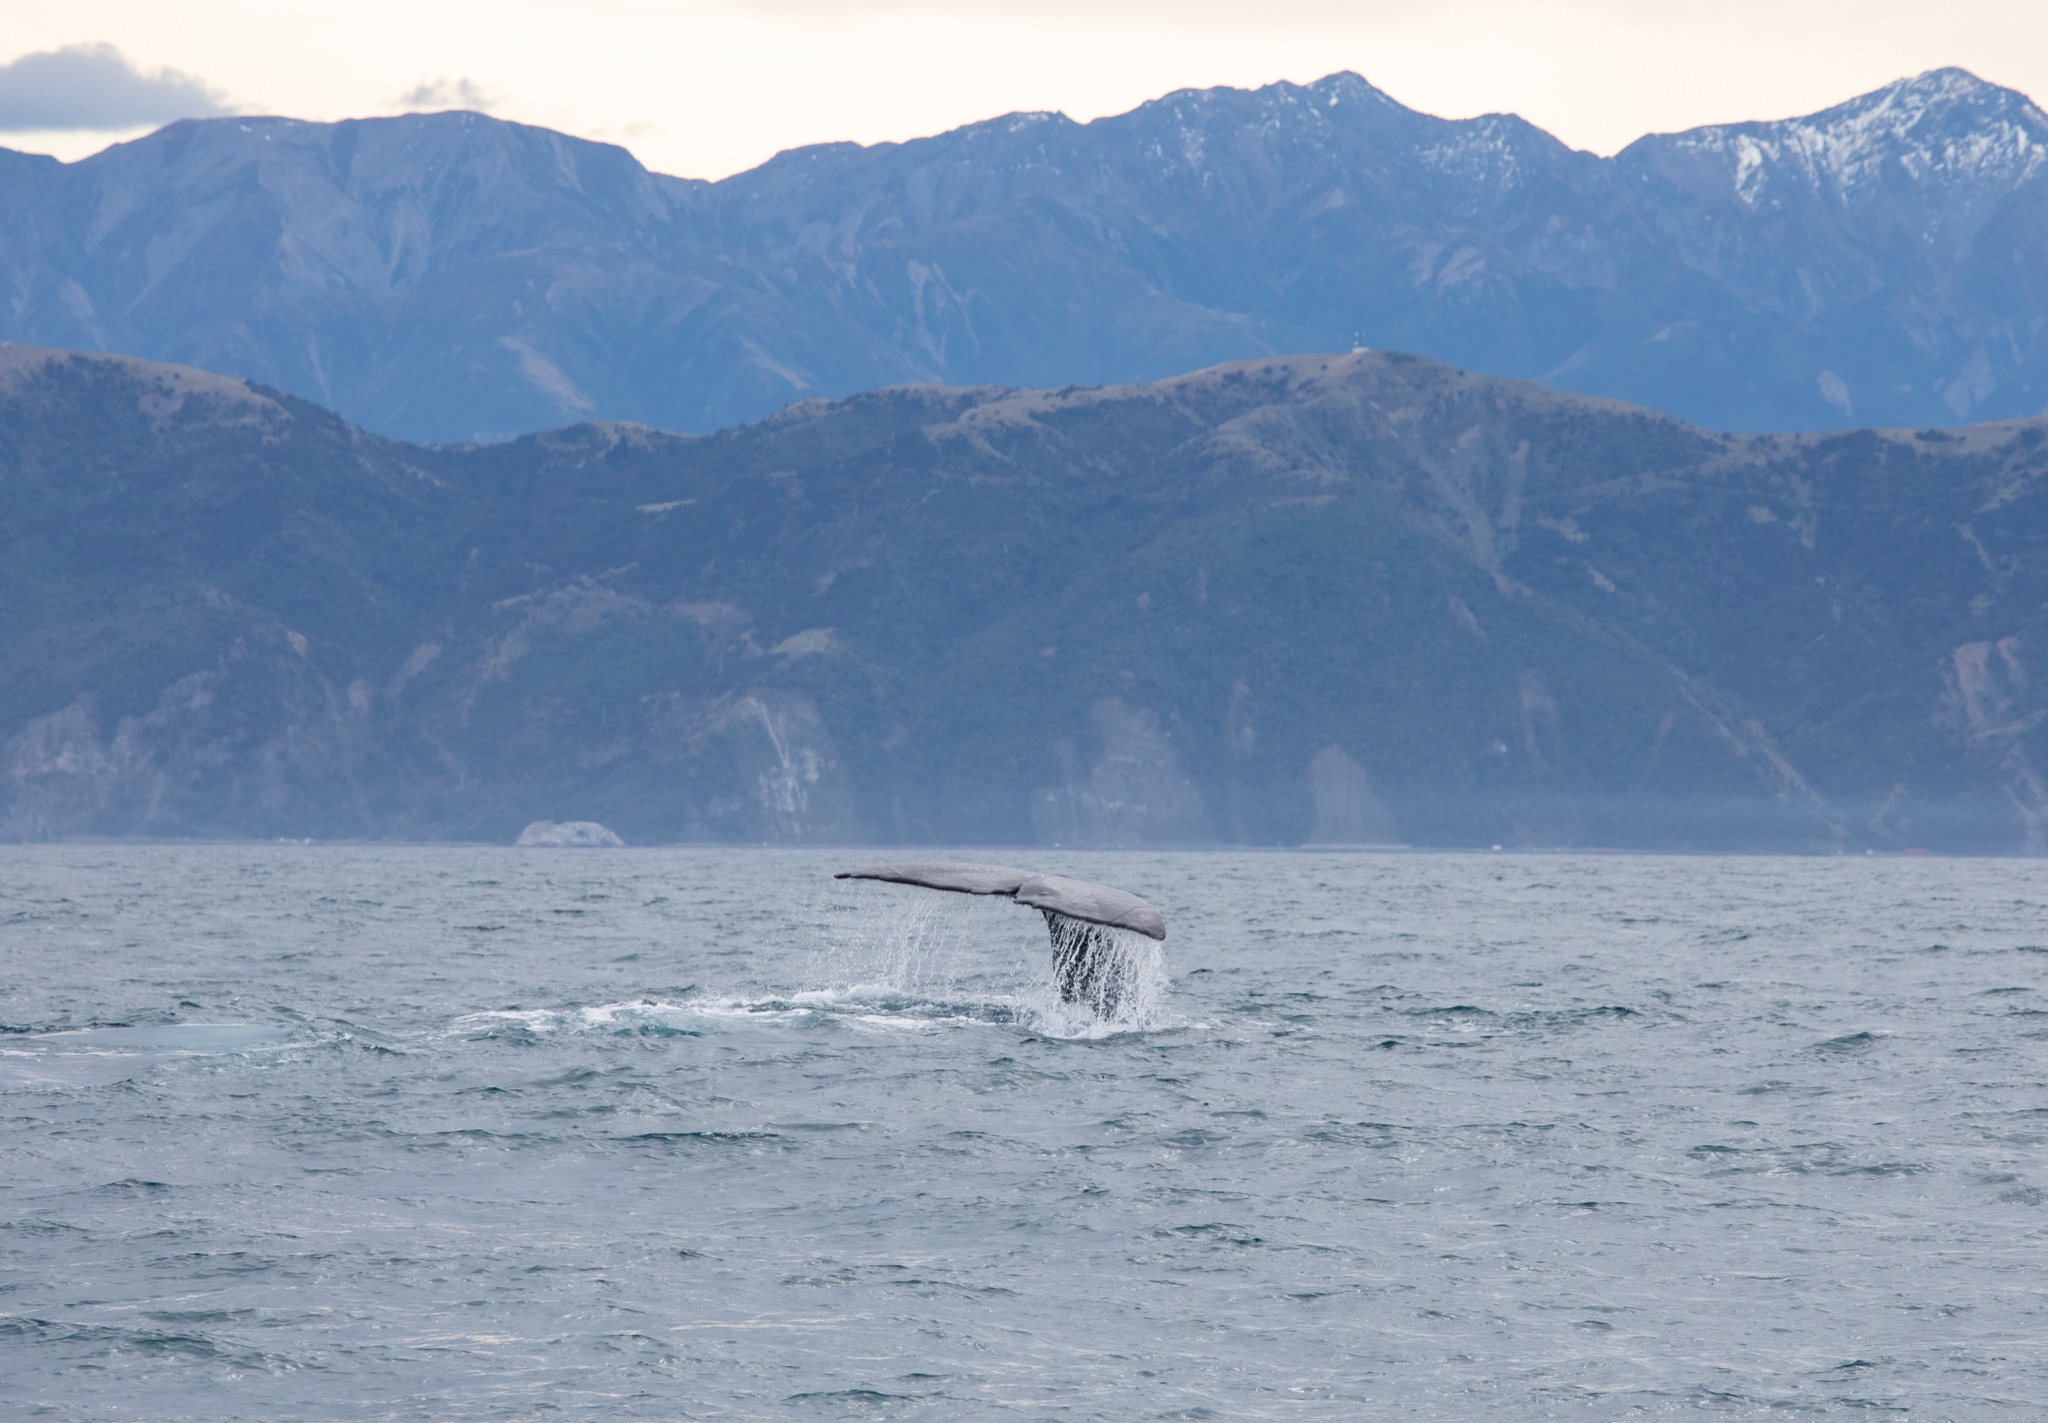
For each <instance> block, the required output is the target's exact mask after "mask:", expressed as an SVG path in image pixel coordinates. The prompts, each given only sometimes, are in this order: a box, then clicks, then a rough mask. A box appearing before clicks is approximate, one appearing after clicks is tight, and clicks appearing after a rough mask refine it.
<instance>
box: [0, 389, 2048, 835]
mask: <svg viewBox="0 0 2048 1423" xmlns="http://www.w3.org/2000/svg"><path fill="white" fill-rule="evenodd" d="M2044 501H2048V422H2044V421H2042V420H2040V419H2029V420H2023V421H2015V422H2007V423H2004V424H1998V425H1983V426H1974V427H1969V428H1967V429H1964V430H1960V431H1956V432H1946V431H1940V430H1933V429H1928V428H1920V429H1912V428H1908V429H1900V430H1891V431H1882V432H1874V431H1851V432H1844V433H1835V434H1791V435H1750V436H1741V435H1726V434H1717V433H1714V432H1711V431H1705V430H1700V429H1698V428H1696V427H1691V426H1688V425H1686V424H1684V423H1683V422H1680V421H1678V420H1675V419H1674V418H1672V417H1670V416H1667V415H1663V414H1660V413H1658V412H1655V411H1649V410H1644V409H1641V408H1636V407H1629V406H1626V405H1623V404H1620V403H1617V402H1612V401H1608V400H1605V399H1599V398H1589V397H1583V396H1579V395H1575V394H1572V393H1569V392H1560V391H1556V390H1553V389H1549V388H1546V387H1542V386H1538V385H1533V384H1530V383H1527V382H1518V381H1509V380H1502V379H1499V378H1494V377H1488V376H1484V375H1480V374H1476V373H1472V372H1468V371H1461V370H1457V369H1455V368H1451V367H1446V366H1443V365H1441V364H1439V363H1436V362H1432V361H1429V360H1426V359H1424V358H1420V357H1416V356H1409V355H1403V354H1400V353H1382V352H1367V353H1350V354H1336V355H1328V356H1301V357H1287V358H1272V359H1255V360H1249V361H1241V362H1234V363H1229V364H1225V365H1222V366H1218V367H1213V368H1209V369H1205V370H1202V371H1198V372H1194V373H1192V374H1188V375H1184V376H1180V377H1176V378H1174V379H1172V380H1168V381H1164V382H1158V383H1150V384H1133V385H1126V386H1121V387H1109V388H1089V387H1068V388H1062V389H1057V390H1038V391H1030V390H1021V391H1020V390H1011V389H1003V388H996V387H978V388H958V387H937V386H930V385H919V386H902V387H894V388H888V389H883V390H878V391H873V392H868V393H865V394H862V395H859V396H855V397H851V398H848V399H846V400H842V401H824V400H813V401H807V402H804V403H801V404H798V405H794V406H791V407H788V408H785V409H784V410H782V411H780V412H778V413H776V414H774V415H771V416H769V417H768V418H766V419H764V420H763V421H760V422H758V423H756V424H753V425H749V426H743V427H736V428H732V429H728V430H725V431H721V432H718V433H716V434H712V435H707V436H690V435H677V434H669V433H664V432H660V431H654V430H649V429H645V428H641V427H636V426H632V425H627V424H620V423H615V422H614V423H586V424H583V425H578V426H573V427H569V428H566V429H562V430H557V431H553V432H547V433H543V434H538V435H532V436H525V437H522V438H520V439H517V440H514V441H511V442H507V443H501V444H492V445H484V446H439V447H428V446H416V445H406V444H403V443H401V442H396V441H391V440H388V439H385V438H382V437H379V436H376V435H373V434H370V433H368V432H365V431H361V430H359V429H355V428H353V427H350V426H348V425H347V424H345V423H344V422H342V421H341V420H339V419H338V418H337V417H335V416H334V415H333V414H332V413H330V412H327V411H325V410H322V409H320V408H318V407H314V406H311V405H309V404H307V403H305V402H303V401H300V400H298V399H297V398H295V397H292V396H289V395H287V394H284V393H282V392H276V391H265V390H261V389H255V388H252V387H249V386H248V385H246V384H245V383H242V382H237V381H227V380H225V379H223V378H219V377H212V376H208V375H205V374H204V373H191V372H177V371H167V370H165V369H164V368H162V367H159V366H154V365H151V364H150V363H146V362H140V361H135V360H132V359H128V358H108V357H102V356H94V355H90V354H79V353H67V352H58V351H34V352H23V351H20V350H19V349H14V350H8V351H5V352H0V514H4V517H0V537H4V546H0V771H4V774H0V833H5V834H7V835H10V836H14V837H24V836H26V837H37V836H46V835H76V834H87V833H92V834H131V835H132V834H144V835H193V834H203V835H222V834H227V835H288V836H293V837H298V836H305V835H318V836H323V837H326V836H348V837H370V838H399V839H437V838H449V837H454V838H469V839H477V838H481V839H496V840H509V839H510V838H511V837H512V836H513V835H515V834H516V833H517V832H518V830H519V828H520V827H521V826H523V825H525V824H527V823H529V822H530V821H533V820H536V819H553V820H561V819H565V818H566V819H594V820H599V821H602V822H603V823H605V824H608V825H611V826H612V827H613V828H614V829H616V830H618V831H620V833H622V834H624V835H625V836H626V837H627V838H628V839H629V840H635V841H649V840H754V841H761V840H766V841H775V842H820V841H831V842H842V843H851V842H871V843H989V844H995V843H1009V844H1015V843H1023V842H1031V841H1039V842H1045V843H1061V844H1108V845H1114V844H1133V845H1135V844H1162V843H1181V844H1186V843H1196V844H1199V843H1217V842H1224V843H1237V842H1242V843H1256V844H1299V843H1303V842H1305V841H1316V842H1333V841H1354V842H1366V841H1376V842H1385V841H1397V840H1398V841H1406V842H1409V843H1413V844H1418V845H1472V844H1482V845H1483V844H1488V843H1513V844H1521V845H1552V846H1568V845H1635V846H1641V847H1646V848H1695V849H1711V848H1742V849H1772V848H1775V849H1806V850H1841V849H1857V848H1900V847H1904V846H1933V847H1935V848H1949V849H1969V850H1999V851H2026V850H2040V849H2044V848H2048V776H2044V775H2043V774H2042V769H2043V767H2048V742H2044V740H2043V736H2044V734H2048V733H2044V731H2043V728H2044V727H2048V702H2043V701H2042V698H2043V696H2044V695H2048V694H2044V691H2043V688H2044V687H2048V678H2044V677H2043V676H2042V675H2041V659H2042V657H2043V656H2044V653H2043V651H2042V649H2043V648H2048V613H2044V612H2043V609H2044V608H2048V577H2044V573H2048V502H2044Z"/></svg>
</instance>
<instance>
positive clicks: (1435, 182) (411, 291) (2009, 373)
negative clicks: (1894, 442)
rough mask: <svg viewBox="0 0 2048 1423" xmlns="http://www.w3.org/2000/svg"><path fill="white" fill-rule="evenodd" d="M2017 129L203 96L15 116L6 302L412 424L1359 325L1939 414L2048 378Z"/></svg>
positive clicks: (1502, 354)
mask: <svg viewBox="0 0 2048 1423" xmlns="http://www.w3.org/2000/svg"><path fill="white" fill-rule="evenodd" d="M2044 144H2048V117H2044V115H2043V114H2042V112H2041V111H2040V110H2039V109H2038V108H2036V107H2035V106H2034V105H2033V104H2032V103H2031V102H2030V101H2029V100H2028V99H2026V98H2025V97H2024V96H2022V95H2020V94H2016V93H2013V92H2011V91H2009V90H2003V89H1999V88H1996V87H1994V86H1991V85H1988V84H1984V83H1982V82H1980V81H1978V80H1976V79H1974V78H1972V77H1971V76H1970V75H1968V74H1965V73H1963V72H1962V71H1959V70H1940V71H1936V72H1933V73H1930V74H1924V75H1921V76H1919V77H1918V78H1915V79H1911V80H1904V81H1901V82H1899V83H1897V84H1894V85H1891V86H1888V87H1887V88H1885V89H1882V90H1879V91H1878V92H1876V93H1874V94H1870V95H1866V96H1864V97H1862V98H1860V99H1856V100H1853V101H1851V102H1850V103H1847V104H1844V105H1841V106H1839V107H1837V108H1834V109H1830V110H1827V111H1825V112H1823V113H1820V114H1815V115H1811V116H1809V117H1806V118H1801V119H1794V120H1787V121H1784V122H1779V123H1757V124H1739V125H1732V126H1726V127H1716V128H1708V129H1700V130H1695V131H1693V132H1690V133H1684V134H1676V135H1660V136H1653V137H1649V138H1645V139H1643V140H1641V141H1639V142H1638V143H1636V144H1634V145H1633V146H1631V147H1630V148H1628V149H1627V150H1625V151H1624V152H1622V153H1621V154H1619V155H1617V156H1616V157H1614V158H1612V159H1601V158H1598V157H1595V156H1593V155H1590V154H1586V153H1579V152H1575V151H1572V150H1570V149H1568V148H1566V147H1565V146H1564V145H1563V144H1561V143H1559V142H1558V141H1557V140H1555V139H1553V138H1551V137H1550V136H1549V135H1547V134H1545V133H1543V132H1542V131H1540V130H1538V129H1536V128H1534V127H1532V126H1531V125H1529V124H1527V123H1524V122H1523V121H1521V120H1519V119H1516V118H1514V117H1512V116H1506V115H1491V116H1487V117H1483V118H1477V119H1470V120H1461V121H1455V122H1452V121H1445V120H1441V119H1436V118H1432V117H1430V116H1428V115H1425V114H1420V113H1416V112H1414V111H1412V110H1409V109H1406V108H1403V107H1402V106H1401V105H1399V104H1397V103H1395V102H1394V101H1393V100H1392V99H1390V98H1388V97H1387V96H1386V95H1385V94H1383V93H1380V92H1379V91H1378V90H1376V89H1374V88H1373V87H1372V86H1371V85H1369V84H1367V83H1366V82H1365V81H1364V80H1362V79H1360V78H1358V77H1357V76H1356V75H1352V74H1337V75H1332V76H1330V77H1329V78H1327V79H1324V80H1321V81H1319V82H1317V83H1315V84H1311V85H1308V86H1306V87H1302V86H1296V85H1291V84H1276V85H1272V86H1269V87H1267V88H1264V89H1260V90H1257V91H1255V92H1247V91H1242V90H1234V89H1211V90H1201V91H1192V90H1191V91H1185V92H1182V93H1177V94H1172V95H1169V96H1167V97H1165V98H1163V99H1160V100H1158V101H1156V102H1153V103H1149V104H1146V105H1143V106H1141V107H1140V108H1138V109H1136V110H1133V111H1132V112H1130V113H1128V114H1123V115H1119V116H1116V117H1112V118H1105V119H1101V120H1098V121H1096V122H1093V123H1088V124H1076V123H1073V122H1071V121H1069V120H1068V119H1066V118H1064V117H1063V116H1061V115H1058V114H1013V115H1009V116H1007V117H1004V118H1001V119H996V120H992V121H990V122H987V123H980V124H974V125H970V126H968V127H966V128H962V129H959V130H956V131H954V132H951V133H947V134H942V135H939V136H937V137H934V138H929V139H921V140H918V141H915V142H911V143H904V144H881V145H876V146H874V147H870V148H862V147H859V146H856V145H852V144H828V145H822V146H819V147H814V148H806V149H800V150H796V151H793V152H790V153H785V154H782V155H780V156H779V157H777V158H776V159H774V160H773V161H771V162H769V163H767V164H764V165H763V166H762V167H760V168H758V169H755V170H753V171H751V172H748V173H743V174H740V175H737V176H735V177H733V178H729V179H727V180H725V181H722V182H719V183H702V182H690V181H684V180H680V179H674V178H668V177H663V176H661V175H657V174H651V173H648V172H646V171H645V170H644V169H642V168H641V167H640V165H639V164H638V163H636V162H635V161H634V160H633V159H632V157H631V156H630V155H629V154H627V153H626V152H625V151H624V150H622V149H618V148H613V147H609V146H606V145H602V144H593V143H586V142H582V141H579V140H576V139H571V138H567V137H564V136H563V135H560V134H555V133H551V132H548V131H546V130H542V129H535V128H528V127H523V126H520V125H516V124H510V123H504V122H500V121H497V120H493V119H490V118H486V117H484V116H481V115H478V114H465V113H449V114H433V115H411V116H407V117H404V118H393V119H377V120H361V121H352V122H348V123H339V124H309V123H299V122H295V121H292V120H286V119H256V118H228V119H212V120H203V121H192V122H185V123H178V124H173V125H171V126H170V127H168V128H166V129H164V130H162V131H161V132H159V133H156V134H153V135H151V136H149V137H147V138H144V139H140V140H137V141H136V142H133V143H128V144H123V145H119V146H117V147H115V148H112V149H109V150H107V151H106V152H104V153H101V154H99V155H96V156H94V157H92V158H89V159H86V160H84V161H82V162H79V163H75V164H71V165H60V164H57V163H55V162H53V161H50V160H47V159H33V158H29V157H26V156H23V155H19V154H7V153H5V152H0V296H4V300H0V338H5V339H11V340H15V341H23V342H37V343H43V344H48V345H59V346H72V347H80V348H87V349H100V350H108V351H120V352H127V353H131V354H136V355H142V356H147V357H151V358H157V359H170V360H182V361H189V362H193V363H195V364H198V365H202V366H205V367H207V368H210V369H215V370H220V371H225V372H230V373H233V374H237V375H242V376H246V377H250V378H253V379H256V380H260V381H263V382H265V383H268V384H270V385H272V386H275V387H277V388H279V389H282V390H287V391H290V392H292V393H294V394H296V395H298V396H300V397H301V398H304V399H309V400H315V401H319V402H321V403H324V404H326V405H329V406H331V407H333V408H336V409H338V410H340V411H341V412H342V413H343V414H344V415H345V416H347V417H348V418H349V419H351V420H354V421H356V422H359V423H361V424H364V425H366V426H369V427H370V428H374V429H377V430H380V431H383V432H385V433H388V434H392V435H402V436H405V437H408V438H414V439H431V440H452V439H468V438H471V437H473V436H479V435H490V434H505V433H510V432H517V431H524V430H534V429H539V428H543V427H548V426H553V425H559V424H562V423H564V422H567V421H572V420H578V419H586V418H604V419H628V420H636V421H640V422H643V423H647V424H651V425H656V426H661V427H664V428H672V429H689V430H710V429H714V428H718V427H720V426H724V425H728V424H731V423H733V422H735V421H739V420H744V419H752V418H757V417H759V416H761V415H765V414H767V413H768V412H770V411H772V410H774V409H777V408H779V407H780V406H782V405H784V404H786V403H787V402H789V401H791V400H793V399H798V398H803V397H809V396H817V395H828V396H831V395H843V394H846V393H849V392H852V391H856V390H861V389H867V388H871V387H874V386H878V385H884V384H890V383H896V382H907V381H934V382H951V383H976V382H994V383H1000V384H1006V385H1029V386H1057V385H1061V384H1067V383H1074V382H1083V383H1099V382H1106V381H1127V380H1143V379H1156V378H1160V377H1164V376H1167V375H1169V374H1172V373H1174V372H1177V371H1184V370H1187V369H1190V368H1193V367H1197V366H1201V365H1204V364H1209V363H1213V362H1218V361H1223V360H1229V359H1235V358H1243V357H1249V356H1257V355H1263V354H1269V353H1273V352H1280V351H1298V350H1343V349H1349V348H1350V347H1351V346H1353V345H1354V344H1357V343H1360V342H1362V343H1363V344H1365V345H1367V346H1371V347H1391V348H1398V349H1406V350H1417V351H1422V352H1426V353H1428V354H1430V355H1433V356H1436V357H1439V358H1442V359H1445V360H1450V361H1454V362H1457V363H1459V364H1461V365H1464V366H1467V367H1470V368H1473V369H1478V370H1485V371H1489V372H1493V373H1497V374H1502V375H1514V376H1523V377H1528V378H1533V379H1538V380H1542V381H1545V382H1548V383H1550V384H1552V385H1555V386H1557V387H1560V388H1565V389H1571V390H1578V391H1583V392H1591V393H1598V394H1604V395H1609V396H1613V397H1617V398H1622V399H1627V400H1630V401H1634V402H1637V403H1641V404H1645V405H1650V406H1653V407H1656V408H1659V409H1664V410H1668V411H1672V412H1675V413H1677V414H1679V415H1681V416H1684V417H1686V418H1688V419H1691V420H1693V421H1695V422H1698V423H1702V424H1705V425H1708V426H1711V427H1714V428H1724V429H1744V430H1760V429H1774V428H1775V429H1820V428H1838V427H1844V426H1850V425H1855V424H1915V425H1947V424H1955V423H1958V422H1961V421H1966V420H1983V419H1989V418H2003V417H2011V416H2018V415H2024V414H2031V413H2034V412H2036V411H2039V410H2040V409H2041V408H2042V407H2043V406H2044V404H2048V375H2044V368H2043V365H2042V361H2043V355H2042V351H2041V348H2040V346H2039V344H2038V340H2037V333H2038V331H2039V330H2040V329H2042V324H2043V320H2044V316H2048V309H2044V305H2043V303H2044V302H2048V297H2044V296H2043V292H2044V291H2048V285H2044V282H2043V276H2044V274H2048V222H2044V221H2043V218H2044V216H2048V212H2044V206H2043V204H2044V193H2048V177H2044V174H2043V171H2042V154H2043V152H2044V151H2048V150H2044V147H2043V145H2044Z"/></svg>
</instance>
